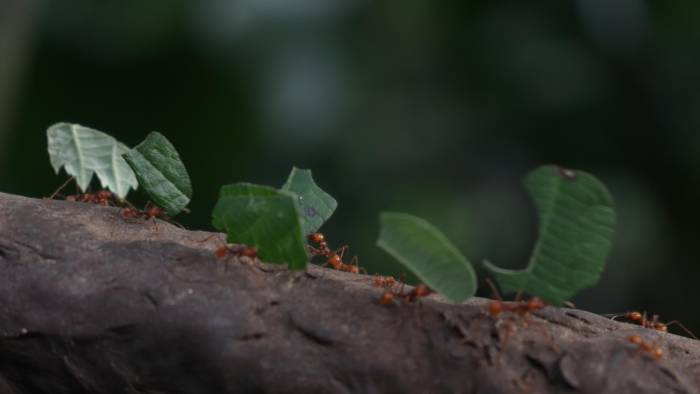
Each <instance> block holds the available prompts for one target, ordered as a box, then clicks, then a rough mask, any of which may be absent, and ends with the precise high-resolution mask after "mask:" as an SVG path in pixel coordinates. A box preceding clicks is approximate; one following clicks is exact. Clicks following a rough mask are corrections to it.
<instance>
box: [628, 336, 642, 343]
mask: <svg viewBox="0 0 700 394" xmlns="http://www.w3.org/2000/svg"><path fill="white" fill-rule="evenodd" d="M627 340H628V341H630V342H631V343H634V344H635V345H639V344H640V343H642V337H640V336H639V335H631V336H629V337H627Z"/></svg>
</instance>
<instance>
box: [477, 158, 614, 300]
mask: <svg viewBox="0 0 700 394" xmlns="http://www.w3.org/2000/svg"><path fill="white" fill-rule="evenodd" d="M525 186H526V188H527V190H528V191H529V193H530V195H531V196H532V198H533V200H534V202H535V205H536V208H537V212H538V214H539V218H540V226H539V239H538V241H537V244H536V245H535V249H534V251H533V254H532V257H531V259H530V262H529V264H528V266H527V268H525V269H524V270H506V269H502V268H498V267H496V266H494V265H493V264H491V263H489V262H488V261H486V262H484V265H485V267H486V269H487V270H488V271H490V272H491V273H492V274H493V276H494V277H495V279H496V281H497V282H498V283H499V284H500V286H501V289H502V290H503V291H504V292H517V291H524V292H526V293H529V294H531V295H535V296H538V297H540V298H542V299H543V300H545V301H547V302H549V303H551V304H554V305H562V304H563V303H564V302H566V301H567V300H569V299H570V298H571V297H573V296H574V295H575V294H576V293H577V292H578V291H580V290H581V289H584V288H587V287H590V286H592V285H594V284H595V283H597V282H598V280H599V278H600V274H601V273H602V271H603V268H604V266H605V260H606V259H607V257H608V254H609V252H610V249H611V247H612V238H613V233H614V227H615V220H616V219H615V210H614V208H613V199H612V196H611V195H610V193H609V192H608V190H607V189H606V188H605V185H603V184H602V183H601V182H600V181H599V180H598V179H596V178H595V177H594V176H593V175H590V174H588V173H585V172H582V171H572V170H566V169H563V168H561V167H557V166H543V167H540V168H538V169H536V170H534V171H533V172H531V173H530V174H529V175H528V176H527V178H526V179H525Z"/></svg>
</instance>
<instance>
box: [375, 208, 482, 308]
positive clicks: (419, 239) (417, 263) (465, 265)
mask: <svg viewBox="0 0 700 394" xmlns="http://www.w3.org/2000/svg"><path fill="white" fill-rule="evenodd" d="M379 221H380V231H379V239H378V240H377V246H379V247H380V248H382V249H384V250H385V251H386V252H387V253H389V254H390V255H392V256H394V257H395V258H396V259H397V260H398V261H399V262H400V263H401V264H403V266H404V267H406V268H407V269H409V270H410V271H411V272H413V273H414V274H415V275H416V276H417V277H418V278H419V279H420V280H421V281H423V282H424V283H425V284H426V285H428V286H429V287H430V288H432V289H433V290H435V291H437V292H438V293H440V294H442V295H443V296H445V298H447V299H448V300H450V301H452V302H462V301H464V300H466V299H467V298H469V297H471V296H473V295H474V293H475V292H476V274H475V273H474V269H473V268H472V265H471V264H470V263H469V261H467V259H466V258H465V257H464V256H463V255H462V253H460V252H459V250H457V248H456V247H455V246H454V245H453V244H452V242H450V241H449V240H448V239H447V237H445V235H444V234H443V233H442V232H440V230H438V229H437V228H435V227H434V226H433V225H431V224H430V223H428V222H427V221H425V220H423V219H421V218H419V217H416V216H413V215H409V214H405V213H393V212H383V213H382V214H381V215H380V219H379Z"/></svg>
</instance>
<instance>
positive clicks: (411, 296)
mask: <svg viewBox="0 0 700 394" xmlns="http://www.w3.org/2000/svg"><path fill="white" fill-rule="evenodd" d="M404 285H405V283H404V282H401V288H400V289H399V290H398V291H396V290H394V289H391V288H390V289H388V290H386V291H385V292H384V294H382V296H381V297H380V298H379V304H380V305H389V304H391V303H393V302H394V300H396V299H398V300H401V301H403V302H406V303H411V302H413V301H415V300H417V299H418V298H420V297H425V296H427V295H429V294H430V293H431V292H432V291H431V290H430V288H429V287H428V286H426V285H425V284H423V283H419V284H418V285H416V287H414V288H413V290H411V291H409V292H408V293H404Z"/></svg>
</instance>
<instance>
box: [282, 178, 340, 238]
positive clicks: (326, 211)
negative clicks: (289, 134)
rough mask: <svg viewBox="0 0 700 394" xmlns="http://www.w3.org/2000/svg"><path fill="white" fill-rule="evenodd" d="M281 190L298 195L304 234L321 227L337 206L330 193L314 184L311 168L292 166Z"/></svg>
mask: <svg viewBox="0 0 700 394" xmlns="http://www.w3.org/2000/svg"><path fill="white" fill-rule="evenodd" d="M282 190H288V191H290V192H293V193H295V194H296V195H297V196H298V197H299V207H300V208H301V213H302V217H303V219H304V222H303V227H304V234H307V235H308V234H311V233H313V232H316V231H317V230H318V229H319V228H321V226H322V225H323V223H324V222H325V221H326V220H328V219H329V218H330V217H331V215H333V211H335V208H336V207H337V206H338V203H337V202H336V201H335V199H334V198H333V197H331V195H330V194H328V193H326V192H325V191H323V189H321V188H320V187H318V186H317V185H316V183H315V182H314V179H313V177H312V176H311V170H302V169H299V168H296V167H293V168H292V172H291V173H290V174H289V178H287V182H286V183H285V184H284V186H282Z"/></svg>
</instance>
